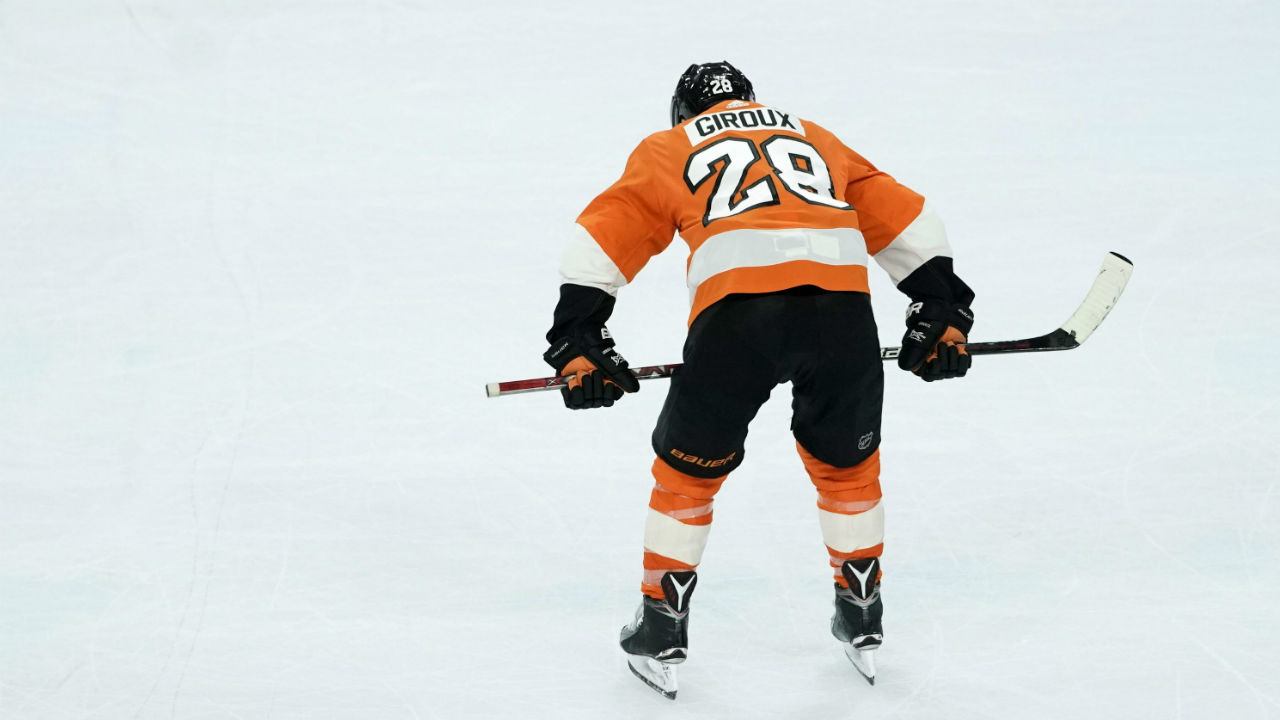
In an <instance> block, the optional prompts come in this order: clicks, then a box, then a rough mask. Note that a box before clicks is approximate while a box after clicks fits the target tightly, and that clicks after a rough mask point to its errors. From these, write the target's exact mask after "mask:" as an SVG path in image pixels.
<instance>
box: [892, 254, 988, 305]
mask: <svg viewBox="0 0 1280 720" xmlns="http://www.w3.org/2000/svg"><path fill="white" fill-rule="evenodd" d="M898 289H899V290H901V291H902V292H903V293H905V294H906V295H907V297H909V298H911V299H912V300H913V301H915V302H923V301H929V300H932V301H935V302H941V303H947V304H950V305H953V306H960V307H968V306H969V305H971V304H972V303H973V297H974V295H973V290H970V289H969V286H968V285H966V284H965V283H964V281H963V280H961V279H960V277H959V276H957V275H956V272H955V269H954V268H953V266H952V261H951V258H949V257H941V256H939V257H935V258H932V259H930V260H929V261H928V262H926V263H925V264H923V265H921V266H920V267H918V268H916V270H915V272H913V273H911V274H910V275H908V276H906V277H905V278H903V279H902V282H900V283H898Z"/></svg>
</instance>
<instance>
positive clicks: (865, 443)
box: [858, 430, 876, 450]
mask: <svg viewBox="0 0 1280 720" xmlns="http://www.w3.org/2000/svg"><path fill="white" fill-rule="evenodd" d="M875 437H876V431H875V430H872V431H871V432H869V433H867V434H866V435H863V436H862V437H860V438H858V449H859V450H866V449H867V448H869V447H871V441H872V440H874V439H875Z"/></svg>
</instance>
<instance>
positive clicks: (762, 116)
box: [684, 107, 804, 145]
mask: <svg viewBox="0 0 1280 720" xmlns="http://www.w3.org/2000/svg"><path fill="white" fill-rule="evenodd" d="M768 128H778V129H780V130H790V131H791V132H793V133H796V134H799V135H804V128H803V127H802V126H801V125H800V123H798V122H796V121H795V120H792V119H791V116H790V115H789V114H787V113H784V112H782V111H781V110H775V109H773V108H768V107H757V108H743V109H741V110H724V111H721V112H718V113H711V114H710V115H700V116H698V118H697V119H696V120H694V121H693V122H691V123H689V124H688V125H685V127H684V131H685V133H686V134H687V135H688V136H689V142H690V143H691V144H693V145H697V144H698V143H700V142H702V141H703V140H706V139H707V138H709V137H715V136H716V135H719V134H720V133H722V132H726V131H729V130H764V129H768Z"/></svg>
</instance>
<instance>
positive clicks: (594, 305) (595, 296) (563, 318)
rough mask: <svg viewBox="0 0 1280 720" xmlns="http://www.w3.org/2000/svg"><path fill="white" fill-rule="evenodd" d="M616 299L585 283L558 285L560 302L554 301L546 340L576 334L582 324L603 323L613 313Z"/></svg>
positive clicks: (549, 340)
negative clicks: (554, 306)
mask: <svg viewBox="0 0 1280 720" xmlns="http://www.w3.org/2000/svg"><path fill="white" fill-rule="evenodd" d="M615 302H616V299H615V298H614V297H613V296H612V295H610V294H609V293H607V292H605V291H603V290H601V289H599V288H593V287H587V286H585V285H574V284H572V283H565V284H563V285H561V286H560V302H558V303H556V310H555V315H554V317H553V319H552V322H551V329H550V330H548V331H547V342H549V343H553V342H555V341H556V340H557V339H559V338H562V337H566V336H573V335H576V334H577V330H578V328H580V327H582V326H584V325H592V326H594V325H604V324H605V323H606V322H607V321H608V320H609V316H610V315H612V314H613V305H614V303H615Z"/></svg>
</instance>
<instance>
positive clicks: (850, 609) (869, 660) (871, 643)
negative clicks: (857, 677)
mask: <svg viewBox="0 0 1280 720" xmlns="http://www.w3.org/2000/svg"><path fill="white" fill-rule="evenodd" d="M840 574H841V575H843V576H844V579H845V581H846V582H848V583H849V587H848V588H843V587H840V585H839V584H837V585H836V612H835V615H833V616H832V617H831V634H832V635H835V636H836V639H837V640H839V641H840V642H842V643H844V654H845V655H846V656H848V658H849V661H850V662H852V663H853V666H854V667H855V668H857V669H858V672H860V673H862V676H863V677H864V678H866V679H867V682H869V683H871V684H872V685H875V684H876V663H875V656H874V654H875V649H876V648H878V647H880V643H881V642H882V641H883V639H884V628H883V627H881V625H880V618H881V616H882V615H883V614H884V605H883V604H882V603H881V602H880V558H862V559H858V560H845V561H844V564H843V565H841V566H840Z"/></svg>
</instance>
